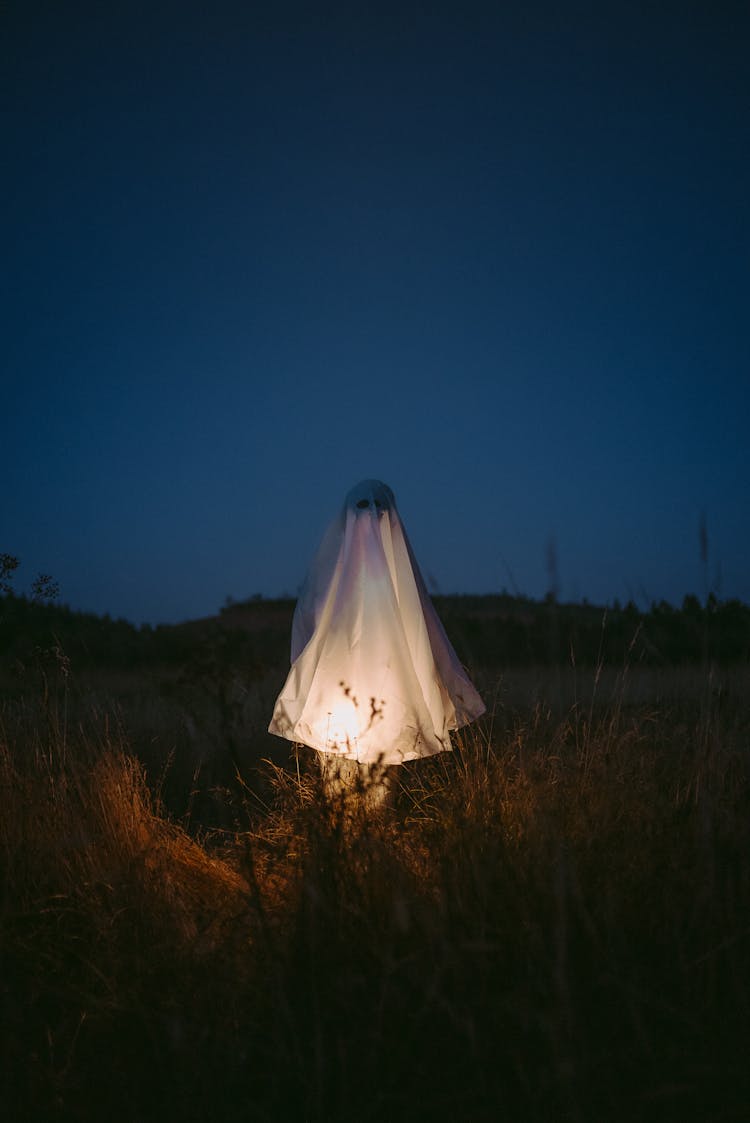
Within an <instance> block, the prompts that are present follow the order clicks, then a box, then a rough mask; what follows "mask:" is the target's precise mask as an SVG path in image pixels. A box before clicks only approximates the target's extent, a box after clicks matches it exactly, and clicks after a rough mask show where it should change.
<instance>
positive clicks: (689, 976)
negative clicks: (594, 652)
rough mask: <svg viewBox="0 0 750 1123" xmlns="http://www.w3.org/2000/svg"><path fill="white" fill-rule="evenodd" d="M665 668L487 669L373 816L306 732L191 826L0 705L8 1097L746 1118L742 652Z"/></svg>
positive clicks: (212, 1116) (207, 1106) (53, 714)
mask: <svg viewBox="0 0 750 1123" xmlns="http://www.w3.org/2000/svg"><path fill="white" fill-rule="evenodd" d="M684 681H685V680H683V679H681V678H680V673H678V672H675V673H674V674H673V676H672V678H671V679H669V680H666V679H664V680H663V681H662V683H661V685H660V686H659V689H658V690H657V691H653V692H652V698H651V699H650V700H649V699H648V698H646V697H644V696H642V695H641V693H640V692H635V694H631V693H629V691H630V689H631V688H630V686H628V685H627V684H626V683H625V682H623V681H622V679H621V678H620V679H616V680H615V679H613V680H612V681H606V676H597V677H596V691H595V690H594V685H595V683H594V679H590V680H589V681H586V682H582V681H581V680H579V681H578V682H577V683H576V684H575V687H576V690H577V696H576V697H574V699H573V701H571V700H570V689H571V688H570V684H567V685H566V686H565V689H564V690H563V692H562V697H563V699H564V704H563V707H562V709H560V708H556V709H554V710H553V709H551V708H550V706H549V705H548V704H547V703H546V702H544V701H543V700H541V699H542V697H543V695H544V694H547V695H550V696H551V694H552V692H551V691H547V690H546V689H542V690H537V688H536V686H535V687H534V689H528V690H527V697H528V701H524V699H523V691H522V690H521V686H520V684H519V683H514V682H509V683H506V684H501V685H500V689H499V691H498V698H499V701H498V704H497V706H496V708H495V713H494V716H493V717H492V718H488V719H487V720H486V721H485V722H484V724H482V725H480V726H478V727H472V728H470V729H469V730H468V731H466V732H465V733H464V734H462V735H460V736H459V737H458V739H457V749H456V751H455V752H454V753H453V754H443V755H441V756H438V757H435V758H432V759H430V760H426V761H423V762H415V763H413V764H410V765H408V766H405V767H403V768H402V769H400V770H399V771H398V773H397V776H396V779H397V783H396V790H395V793H394V798H393V806H392V807H391V808H389V809H387V810H386V811H385V812H384V813H383V814H377V815H367V814H363V815H361V816H359V817H357V816H356V815H355V816H353V817H352V816H351V815H344V814H342V809H341V808H340V807H336V806H330V805H329V804H326V802H325V799H324V795H323V791H322V788H321V783H320V779H319V777H318V774H317V771H316V769H315V768H314V767H313V765H312V762H311V761H308V760H307V758H306V757H305V756H304V755H303V756H302V758H301V767H300V770H299V772H298V771H297V768H296V766H295V764H294V762H292V763H291V764H290V766H289V767H287V768H282V767H279V766H275V767H274V766H271V765H267V766H265V773H264V778H263V785H262V791H263V792H264V793H265V795H264V797H263V798H264V800H265V806H264V807H260V806H259V804H258V800H257V798H256V797H254V796H251V795H250V794H248V795H247V803H246V806H245V807H244V808H243V805H242V801H241V799H240V797H239V796H238V795H237V793H235V795H234V797H233V799H234V801H233V804H232V808H231V815H232V816H233V817H234V819H235V826H234V827H233V829H232V830H231V831H228V830H225V831H223V832H221V833H216V834H214V835H212V836H209V837H206V836H203V837H201V836H199V835H190V834H188V833H187V832H186V831H185V829H183V827H181V826H179V825H178V824H177V823H176V822H175V821H173V820H171V819H170V818H169V817H168V816H167V814H166V812H165V811H164V809H163V808H162V807H160V805H159V803H158V801H157V800H156V799H155V797H154V795H153V793H152V791H151V790H150V789H149V787H148V785H147V783H146V779H145V777H144V773H143V768H142V766H141V765H140V764H139V763H138V762H137V761H136V760H135V758H134V757H133V756H132V755H131V752H130V749H129V746H128V744H127V742H126V741H125V740H124V739H123V737H122V736H121V735H120V734H115V733H113V732H112V731H111V730H109V731H108V730H107V728H106V727H100V729H99V732H98V733H97V734H93V733H88V734H85V735H84V734H83V733H82V732H81V731H80V730H78V731H77V732H75V731H73V730H72V729H71V728H68V726H67V725H66V724H65V722H64V721H63V720H62V718H61V717H60V716H59V711H54V710H53V709H52V708H51V707H50V705H49V704H48V705H47V707H46V709H45V708H44V707H43V706H42V707H41V708H40V710H39V715H38V720H32V719H31V718H30V717H28V716H27V720H26V723H25V726H24V725H22V724H21V723H19V722H17V721H15V720H13V721H11V720H10V718H8V720H7V721H6V725H7V727H8V729H9V730H12V732H8V733H7V734H6V735H5V736H4V737H3V744H2V753H1V755H0V769H1V770H2V771H1V773H0V777H1V778H0V782H1V783H2V788H3V806H4V814H3V816H2V820H1V821H0V854H1V855H2V876H3V885H2V889H3V896H2V955H3V975H2V977H3V980H4V982H3V991H2V1024H3V1052H2V1069H1V1071H2V1078H3V1093H4V1099H5V1102H6V1103H7V1105H8V1110H9V1113H10V1114H9V1118H15V1119H22V1118H23V1119H53V1118H61V1119H62V1118H65V1119H67V1118H70V1119H106V1118H110V1119H139V1120H151V1119H153V1120H157V1119H158V1120H164V1119H165V1118H181V1119H196V1120H198V1119H200V1120H218V1121H224V1120H226V1121H229V1120H244V1119H260V1120H287V1119H292V1120H321V1121H322V1120H355V1119H356V1120H373V1121H374V1120H401V1119H404V1120H405V1119H431V1120H434V1119H440V1120H442V1119H451V1120H454V1119H466V1120H504V1119H507V1120H512V1121H516V1120H539V1121H542V1120H544V1121H547V1120H551V1119H580V1120H592V1121H593V1120H597V1121H598V1120H626V1119H628V1120H629V1119H633V1120H635V1119H652V1118H653V1119H674V1120H685V1119H696V1120H697V1119H700V1120H707V1119H716V1120H720V1119H722V1120H723V1119H726V1120H730V1119H740V1118H742V1111H743V1110H744V1108H745V1106H746V1104H747V1102H749V1101H748V1096H749V1095H750V1081H749V1080H748V1075H747V1065H746V1046H747V1027H748V1025H749V1024H750V864H749V863H748V861H747V854H748V853H750V796H749V795H748V793H749V791H750V787H749V785H748V781H749V780H750V775H749V774H748V773H749V772H750V767H749V765H750V756H749V753H750V748H749V746H750V738H749V736H748V734H749V733H750V716H749V715H748V709H747V706H746V704H745V703H744V698H745V697H747V694H746V692H745V691H746V685H747V675H746V673H744V672H740V671H737V672H733V675H728V676H727V677H726V678H725V680H724V681H723V682H722V684H721V689H719V688H718V686H717V684H716V683H715V682H713V681H711V682H709V681H708V679H707V678H706V677H705V676H704V679H703V680H702V681H701V682H700V683H699V684H698V686H697V688H696V687H695V686H694V685H693V683H692V682H691V683H689V684H688V689H687V690H685V689H683V688H682V686H681V683H683V682H684ZM537 685H538V684H537ZM48 703H49V699H48ZM52 719H54V720H52Z"/></svg>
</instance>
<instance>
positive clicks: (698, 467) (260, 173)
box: [0, 0, 750, 623]
mask: <svg viewBox="0 0 750 1123" xmlns="http://www.w3.org/2000/svg"><path fill="white" fill-rule="evenodd" d="M0 21H1V23H2V29H1V35H0V38H1V39H2V47H1V50H2V79H3V91H2V128H3V144H2V148H3V156H4V160H3V163H4V170H3V173H2V185H1V187H0V191H1V192H2V199H1V200H0V201H1V204H2V224H3V240H2V246H3V248H2V259H3V266H4V268H3V270H2V275H3V292H2V305H1V309H2V310H1V312H0V317H1V318H2V322H1V323H0V329H1V336H0V338H1V339H2V351H1V354H2V391H1V398H0V449H1V451H2V471H3V480H2V490H1V491H0V551H6V552H9V553H12V554H15V555H18V556H19V557H20V558H21V563H22V564H21V568H20V570H19V571H18V576H17V584H18V587H19V591H22V590H23V588H24V587H28V585H30V583H31V581H32V580H33V578H34V576H35V575H36V573H37V572H38V571H40V570H41V571H43V572H49V573H51V574H53V575H54V577H55V578H56V579H57V580H58V581H59V583H60V586H61V599H62V601H63V602H64V603H68V604H70V605H71V606H72V607H74V608H80V609H86V610H92V611H96V612H108V613H110V614H112V615H113V616H124V617H126V618H128V619H130V620H133V621H135V622H142V621H150V622H152V623H156V622H167V621H176V620H180V619H186V618H190V617H197V616H203V615H207V614H211V613H214V612H216V611H217V610H218V609H219V607H220V606H221V604H222V603H223V602H224V600H225V598H226V597H227V596H232V597H235V598H237V599H244V598H246V597H249V596H252V595H254V594H258V593H260V594H263V595H264V596H275V595H281V594H289V595H295V594H296V592H297V590H298V587H299V585H300V583H301V581H302V579H303V577H304V574H305V571H306V569H307V565H308V562H309V560H310V558H311V555H312V553H313V551H314V549H315V547H316V545H317V542H318V539H319V537H320V535H321V534H322V532H323V530H324V528H325V526H326V524H327V522H328V520H329V519H330V518H331V517H332V516H333V515H334V514H335V512H336V510H337V509H338V507H339V505H340V503H341V501H342V500H343V497H344V495H345V493H346V492H347V491H348V489H349V488H350V487H351V486H352V485H353V484H354V483H356V482H357V480H359V479H361V478H363V477H369V476H373V477H377V478H381V479H383V480H385V481H386V482H387V483H388V484H389V485H390V486H391V487H392V488H393V490H394V491H395V493H396V499H397V502H398V505H399V509H400V512H401V516H402V518H403V520H404V523H405V526H406V528H407V531H408V533H409V536H410V538H411V541H412V545H413V547H414V550H415V553H416V556H417V558H418V560H419V562H420V564H421V567H422V569H423V571H424V573H425V576H426V578H427V580H428V583H429V584H430V586H431V588H432V589H433V590H434V591H440V592H443V593H450V592H467V593H468V592H499V591H500V590H501V589H502V588H506V589H507V590H508V591H512V592H521V593H523V594H526V595H529V596H534V597H541V596H543V595H544V594H545V592H546V591H547V590H548V589H549V588H550V586H551V584H556V586H557V590H558V592H559V595H560V597H561V598H562V599H564V600H569V599H574V600H579V599H581V598H583V597H587V598H588V599H589V600H590V601H592V602H595V603H601V604H604V603H611V602H612V601H613V600H614V599H615V598H617V599H619V600H620V601H622V602H624V601H626V600H628V599H629V598H631V597H632V598H633V599H634V600H635V601H636V603H638V604H640V605H641V607H645V606H647V604H648V603H650V602H651V601H654V600H659V599H661V598H665V599H667V600H670V601H672V602H673V603H677V604H678V603H680V602H681V600H682V597H683V596H684V594H685V593H687V592H695V593H697V594H698V595H700V596H704V595H705V593H706V591H708V589H713V591H714V592H716V593H717V594H718V595H719V596H720V597H721V598H722V599H724V598H729V597H740V598H742V599H743V600H746V601H750V498H749V496H750V454H749V453H748V432H749V430H750V346H749V344H748V321H749V320H750V317H749V316H748V310H749V308H750V284H749V282H748V266H749V263H750V222H749V220H748V211H749V204H748V200H750V157H749V154H748V153H749V135H750V134H749V127H748V122H750V65H749V64H748V58H749V57H750V8H749V7H748V5H747V4H746V3H744V2H743V3H737V4H733V3H723V2H721V0H718V2H711V0H706V2H704V3H690V0H680V2H679V3H673V4H672V3H660V2H659V0H655V2H654V3H649V4H647V3H637V2H628V3H625V2H622V3H621V2H614V3H608V2H607V0H600V2H598V3H592V4H577V3H559V2H553V0H548V2H544V3H535V2H533V0H531V2H529V0H518V2H515V0H514V2H509V3H496V4H474V3H471V2H467V3H460V4H459V3H455V4H431V3H425V4H412V3H410V2H409V0H404V2H402V3H396V4H389V3H371V4H361V3H358V2H357V0H351V2H350V3H338V4H326V3H325V2H320V3H314V4H313V3H310V4H287V3H284V2H280V3H264V4H255V3H251V2H247V3H240V2H239V0H234V2H224V0H214V2H212V3H208V2H206V3H205V4H201V5H198V4H192V3H190V2H189V0H188V2H183V3H174V4H173V3H161V2H159V0H150V2H149V3H141V2H139V0H129V2H127V3H120V2H119V0H107V2H106V3H105V2H102V0H97V2H96V3H93V2H92V3H82V2H77V0H69V2H66V3H60V2H59V0H55V2H52V0H40V2H35V0H10V2H9V3H6V4H5V5H3V7H2V14H1V15H0ZM703 518H705V525H706V527H707V531H708V543H709V557H708V566H707V567H705V568H704V566H703V563H702V560H701V551H700V548H699V527H700V525H701V520H702V519H703ZM551 557H552V558H553V559H554V565H551V564H550V563H551ZM553 570H554V572H553Z"/></svg>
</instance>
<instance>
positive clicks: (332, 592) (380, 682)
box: [269, 480, 484, 766]
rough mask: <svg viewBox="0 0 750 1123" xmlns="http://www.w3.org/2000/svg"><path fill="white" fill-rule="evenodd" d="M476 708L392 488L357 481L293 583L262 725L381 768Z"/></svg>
mask: <svg viewBox="0 0 750 1123" xmlns="http://www.w3.org/2000/svg"><path fill="white" fill-rule="evenodd" d="M483 712H484V704H483V702H482V700H481V698H480V697H479V695H478V694H477V692H476V690H475V689H474V687H473V686H472V684H471V683H470V682H469V679H468V678H467V676H466V674H465V672H464V670H463V667H462V666H461V664H460V662H459V660H458V657H457V656H456V653H455V652H454V650H453V648H452V647H451V644H450V642H449V640H448V637H447V636H446V634H445V631H444V630H443V626H442V624H441V623H440V620H439V619H438V616H437V613H436V612H435V609H434V607H433V605H432V602H431V600H430V598H429V596H428V594H427V590H426V587H425V584H424V581H423V579H422V575H421V574H420V572H419V567H418V566H417V563H416V560H415V558H414V555H413V553H412V551H411V547H410V545H409V541H408V539H407V537H406V532H405V531H404V528H403V525H402V523H401V519H400V518H399V515H398V511H397V510H396V503H395V500H394V497H393V492H392V491H391V489H390V488H389V487H387V486H386V485H385V484H383V483H381V482H380V481H379V480H363V481H362V483H359V484H357V486H356V487H354V488H352V490H351V491H350V492H349V494H348V495H347V497H346V500H345V502H344V507H343V510H342V511H341V513H340V515H339V516H338V518H337V519H335V521H334V522H333V524H332V525H331V526H330V527H329V529H328V531H327V532H326V534H325V536H324V538H323V541H322V543H321V546H320V548H319V550H318V553H317V555H316V557H315V559H314V561H313V563H312V567H311V569H310V572H309V574H308V576H307V579H306V581H305V584H304V586H303V588H302V592H301V594H300V597H299V600H298V602H297V607H296V609H295V613H294V620H293V624H292V668H291V670H290V672H289V676H288V678H287V680H286V683H285V685H284V688H283V690H282V691H281V694H280V695H279V697H278V699H277V702H276V706H275V709H274V713H273V719H272V721H271V724H270V726H269V731H270V732H271V733H275V734H276V735H277V736H279V737H286V738H287V739H288V740H290V741H295V742H300V743H302V744H304V745H309V746H310V747H311V748H313V749H316V750H317V751H318V753H322V754H336V755H337V756H338V757H339V758H344V759H348V760H352V761H358V762H359V764H360V765H370V766H373V765H375V764H379V765H381V766H388V765H391V764H401V763H403V762H404V761H407V760H414V759H415V758H417V757H423V756H430V755H432V754H434V753H439V752H442V751H444V750H449V749H450V748H451V743H450V734H449V731H450V730H451V729H458V728H460V727H461V726H462V725H466V724H467V723H468V722H470V721H472V720H473V719H474V718H477V717H479V715H480V714H482V713H483ZM321 759H323V758H321ZM331 763H332V762H331Z"/></svg>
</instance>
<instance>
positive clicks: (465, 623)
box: [0, 592, 750, 677]
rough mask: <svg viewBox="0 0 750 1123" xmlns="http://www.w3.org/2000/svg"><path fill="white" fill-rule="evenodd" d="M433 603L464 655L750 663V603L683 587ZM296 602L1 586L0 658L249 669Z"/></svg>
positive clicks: (492, 659)
mask: <svg viewBox="0 0 750 1123" xmlns="http://www.w3.org/2000/svg"><path fill="white" fill-rule="evenodd" d="M434 600H435V605H436V607H437V610H438V613H439V615H440V617H441V619H442V621H443V623H444V625H445V628H446V631H447V633H448V635H449V636H450V638H451V641H452V642H453V644H454V646H455V647H456V650H457V652H458V654H459V656H460V657H461V659H462V660H463V661H464V662H465V663H466V664H467V665H468V666H470V667H471V666H487V667H504V666H529V665H555V664H560V663H570V662H575V663H576V664H578V665H594V664H596V663H599V662H601V663H604V664H609V665H622V664H623V663H624V662H631V663H642V664H646V665H650V666H654V665H656V666H658V665H684V664H699V663H701V662H706V661H709V660H710V661H713V662H716V663H719V664H731V663H742V662H750V606H748V605H746V604H743V603H742V602H740V601H737V600H727V601H719V600H718V599H717V598H716V597H714V596H709V597H708V599H707V601H706V602H705V604H701V602H700V601H699V600H698V598H697V597H695V596H686V597H685V599H684V601H683V603H682V606H681V607H680V608H675V607H673V606H672V605H669V604H668V603H666V602H665V601H661V602H659V603H658V604H654V605H652V606H651V608H650V609H649V610H648V611H645V612H644V611H641V610H640V609H638V608H637V607H636V606H635V605H634V604H632V603H629V604H627V605H625V606H624V607H621V606H620V605H617V604H615V605H614V606H613V607H610V608H601V607H596V606H594V605H589V604H586V603H585V602H584V603H582V604H560V603H557V602H556V601H555V600H554V599H553V598H551V597H548V598H547V599H546V600H544V601H534V600H531V599H529V598H525V597H519V596H511V595H509V594H498V595H487V596H436V597H435V598H434ZM293 611H294V601H293V600H291V599H283V600H263V599H260V598H257V597H253V598H252V599H250V600H247V601H239V602H232V603H231V604H227V605H226V606H225V607H224V608H223V609H222V611H221V612H220V614H219V615H217V616H216V617H213V618H210V619H208V620H200V621H191V622H187V623H184V624H176V625H159V626H157V627H151V626H150V625H147V624H146V625H143V626H141V627H136V626H135V625H133V624H131V623H129V622H128V621H126V620H122V619H118V620H114V619H112V618H111V617H109V616H106V615H105V616H97V615H94V614H92V613H86V612H76V611H73V610H72V609H70V608H68V607H66V606H64V605H59V604H55V603H50V602H49V601H44V600H39V599H34V598H32V597H26V596H17V595H15V594H14V593H13V592H6V593H5V594H4V595H0V669H2V671H3V673H7V672H8V671H11V670H12V669H13V668H15V669H16V670H17V671H18V672H19V673H20V672H22V670H23V668H24V667H25V666H26V665H28V664H29V663H30V662H33V661H34V660H35V659H38V658H39V657H40V653H44V652H45V651H47V650H49V649H50V647H51V646H53V645H54V646H55V647H56V648H58V649H61V650H63V651H64V652H65V654H66V656H67V658H68V659H69V660H70V663H71V665H72V667H73V668H74V669H75V668H92V667H100V668H105V667H107V668H121V669H134V668H148V667H158V666H184V665H185V664H187V663H194V662H195V660H196V659H198V660H199V661H200V660H201V659H202V658H204V657H205V653H206V652H207V651H210V652H212V653H213V656H214V657H218V656H220V658H221V661H222V663H224V664H227V665H228V664H231V665H233V666H234V667H236V668H237V669H240V668H241V669H242V670H243V671H244V672H245V673H247V674H248V675H251V676H253V677H254V676H256V675H259V674H262V673H263V672H264V670H265V669H267V668H270V667H278V666H283V665H284V664H286V663H288V660H289V638H290V630H291V621H292V614H293Z"/></svg>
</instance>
